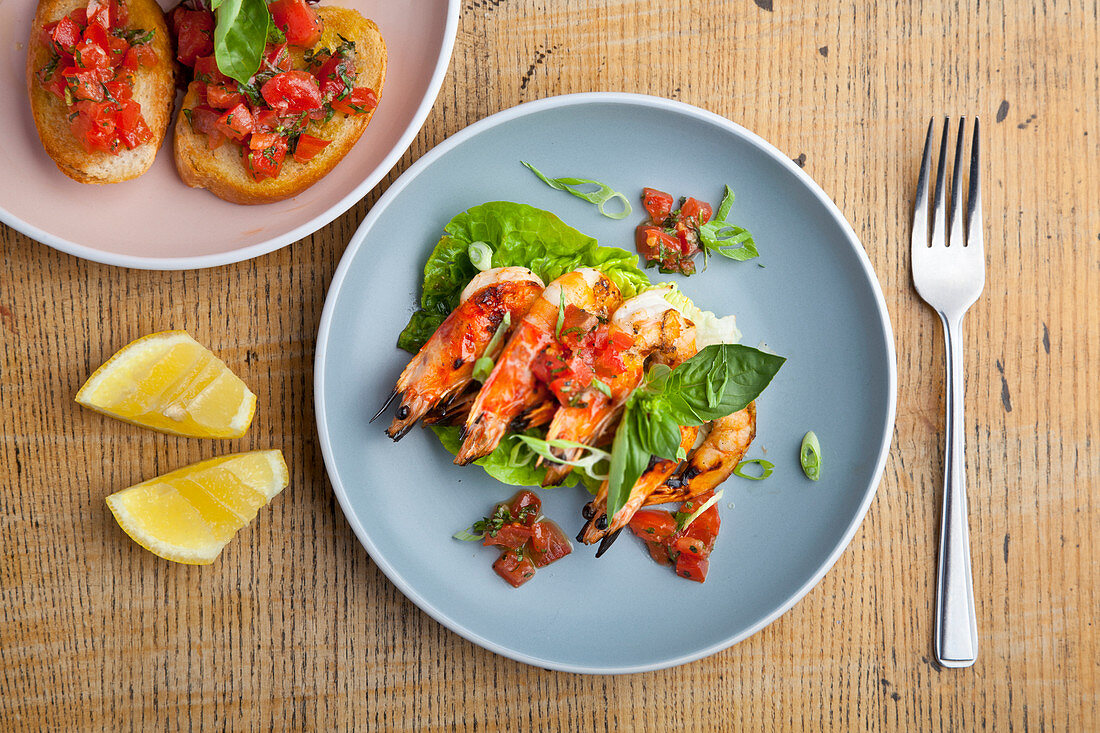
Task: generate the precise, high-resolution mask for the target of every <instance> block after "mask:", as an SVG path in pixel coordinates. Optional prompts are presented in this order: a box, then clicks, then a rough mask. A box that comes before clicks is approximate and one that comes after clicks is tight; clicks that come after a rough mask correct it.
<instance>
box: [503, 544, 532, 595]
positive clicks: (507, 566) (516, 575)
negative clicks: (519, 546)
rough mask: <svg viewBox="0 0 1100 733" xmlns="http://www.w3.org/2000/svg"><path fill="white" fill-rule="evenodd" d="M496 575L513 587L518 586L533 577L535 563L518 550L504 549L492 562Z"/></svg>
mask: <svg viewBox="0 0 1100 733" xmlns="http://www.w3.org/2000/svg"><path fill="white" fill-rule="evenodd" d="M493 570H495V571H496V572H497V575H499V576H500V577H502V578H504V579H505V580H507V581H508V582H509V583H510V584H511V585H512V587H513V588H518V587H520V586H521V585H523V584H524V583H526V582H527V581H528V580H530V579H531V578H533V577H535V564H534V562H532V561H531V558H529V557H527V556H526V555H524V554H523V553H522V552H520V551H518V550H506V551H505V552H502V553H501V554H500V557H499V558H497V561H496V562H494V563H493Z"/></svg>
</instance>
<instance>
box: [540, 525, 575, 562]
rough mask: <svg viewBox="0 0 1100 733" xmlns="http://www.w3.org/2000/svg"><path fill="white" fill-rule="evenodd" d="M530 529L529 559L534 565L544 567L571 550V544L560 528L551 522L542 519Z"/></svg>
mask: <svg viewBox="0 0 1100 733" xmlns="http://www.w3.org/2000/svg"><path fill="white" fill-rule="evenodd" d="M532 530H533V534H532V537H531V559H532V560H533V561H534V563H535V567H537V568H543V567H546V566H547V565H549V564H550V563H552V562H554V561H555V560H560V559H561V558H563V557H565V556H566V555H568V554H569V553H571V552H572V551H573V546H572V545H571V544H569V540H568V539H567V538H566V536H565V534H564V533H563V532H562V531H561V528H560V527H559V526H558V525H556V524H554V523H553V522H550V521H547V520H545V519H543V520H541V521H539V522H538V523H536V524H535V526H534V527H532Z"/></svg>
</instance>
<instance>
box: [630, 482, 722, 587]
mask: <svg viewBox="0 0 1100 733" xmlns="http://www.w3.org/2000/svg"><path fill="white" fill-rule="evenodd" d="M712 496H714V492H713V491H708V492H706V493H705V494H701V495H699V496H697V497H695V498H694V499H690V500H688V501H685V502H684V503H683V504H682V505H681V506H680V511H678V512H676V513H672V512H667V511H663V510H660V509H642V510H640V511H638V512H635V513H634V516H633V517H632V518H631V520H630V530H631V531H632V532H633V533H634V534H635V535H636V536H638V537H639V538H641V539H642V540H643V541H644V542H645V544H646V548H647V549H648V550H649V555H650V557H652V558H653V559H654V560H656V561H657V562H658V563H660V564H661V565H675V566H676V574H677V575H679V576H680V577H682V578H687V579H688V580H694V581H697V582H699V583H702V582H703V581H704V580H706V579H707V569H708V567H709V565H710V560H709V557H710V552H711V550H713V549H714V541H715V540H716V539H718V530H719V528H720V527H721V526H722V520H721V518H720V517H719V516H718V506H717V505H714V504H712V505H711V506H710V507H708V508H707V510H706V511H704V512H703V513H702V514H700V515H699V516H698V517H696V518H695V520H694V521H692V522H691V524H689V525H688V526H687V527H681V525H682V524H683V523H684V522H685V521H687V519H688V518H690V517H691V515H692V514H694V513H695V511H696V510H697V509H698V508H699V507H701V506H703V504H705V503H706V502H707V501H708V500H709V499H710V498H711V497H712Z"/></svg>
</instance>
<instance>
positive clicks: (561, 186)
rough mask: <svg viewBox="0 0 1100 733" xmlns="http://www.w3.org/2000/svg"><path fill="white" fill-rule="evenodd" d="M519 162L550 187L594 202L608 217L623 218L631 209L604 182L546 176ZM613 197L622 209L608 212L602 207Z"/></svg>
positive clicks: (526, 163)
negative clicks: (582, 188) (594, 188)
mask: <svg viewBox="0 0 1100 733" xmlns="http://www.w3.org/2000/svg"><path fill="white" fill-rule="evenodd" d="M520 162H521V163H523V164H524V165H525V166H527V167H528V168H529V169H530V170H531V172H532V173H534V174H535V175H536V176H538V177H539V180H541V181H542V182H543V183H545V184H546V185H547V186H549V187H550V188H553V189H556V190H558V191H568V192H569V193H571V194H573V195H574V196H576V197H577V198H581V199H584V200H585V201H587V202H588V203H590V204H595V205H596V208H597V209H599V210H600V213H601V214H603V215H604V216H606V217H607V218H608V219H625V218H626V217H628V216H630V212H631V211H632V208H631V206H630V201H629V200H627V198H626V196H624V195H622V194H621V193H619V192H618V191H616V190H615V189H613V188H611V187H610V186H608V185H606V184H603V183H600V182H599V181H593V180H592V179H590V178H547V177H546V176H544V175H543V174H542V172H541V171H540V170H539V169H538V168H536V167H535V166H533V165H531V164H530V163H528V162H527V161H526V160H521V161H520ZM577 186H595V187H596V190H595V191H582V190H580V189H579V188H577ZM613 199H618V200H619V201H622V202H623V210H622V211H619V212H616V213H610V212H608V211H607V209H605V208H604V207H605V205H606V204H607V202H608V201H611V200H613Z"/></svg>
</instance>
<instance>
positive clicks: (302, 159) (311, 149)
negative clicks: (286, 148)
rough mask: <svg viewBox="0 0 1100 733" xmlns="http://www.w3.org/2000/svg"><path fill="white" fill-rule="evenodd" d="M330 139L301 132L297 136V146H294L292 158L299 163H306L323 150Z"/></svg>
mask: <svg viewBox="0 0 1100 733" xmlns="http://www.w3.org/2000/svg"><path fill="white" fill-rule="evenodd" d="M330 142H332V141H331V140H322V139H321V138H319V137H313V135H306V134H304V133H303V134H302V135H299V136H298V147H296V148H294V160H296V161H298V162H299V163H308V162H309V161H311V160H313V158H314V156H316V155H317V154H318V153H320V152H321V151H322V150H324V149H325V148H326V147H327V146H328V144H329V143H330Z"/></svg>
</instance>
